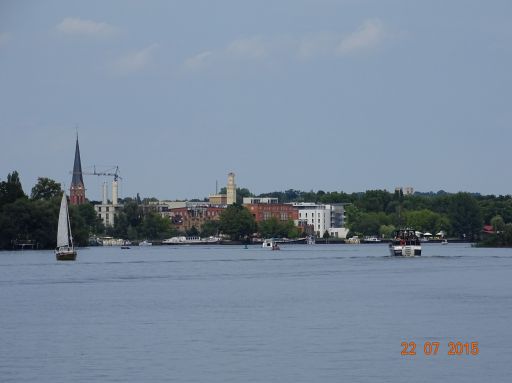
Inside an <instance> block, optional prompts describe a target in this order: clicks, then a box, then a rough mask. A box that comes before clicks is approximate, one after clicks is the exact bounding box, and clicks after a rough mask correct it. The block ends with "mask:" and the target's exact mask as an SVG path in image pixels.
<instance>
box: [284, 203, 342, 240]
mask: <svg viewBox="0 0 512 383" xmlns="http://www.w3.org/2000/svg"><path fill="white" fill-rule="evenodd" d="M293 206H295V207H297V208H298V209H299V225H301V226H305V225H308V226H309V227H312V228H313V231H314V232H315V234H316V236H317V237H322V236H323V235H324V233H325V232H326V231H327V232H328V233H329V234H330V235H331V237H335V238H345V237H346V236H347V233H348V229H346V228H345V227H344V226H345V207H344V206H345V204H329V205H324V204H317V203H313V202H299V203H294V204H293Z"/></svg>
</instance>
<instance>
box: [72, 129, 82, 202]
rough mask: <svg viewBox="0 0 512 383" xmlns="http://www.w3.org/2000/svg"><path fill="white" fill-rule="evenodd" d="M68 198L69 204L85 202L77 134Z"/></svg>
mask: <svg viewBox="0 0 512 383" xmlns="http://www.w3.org/2000/svg"><path fill="white" fill-rule="evenodd" d="M69 199H70V202H71V205H81V204H83V203H85V186H84V179H83V177H82V162H81V161H80V146H78V136H76V147H75V163H74V164H73V178H72V179H71V188H70V194H69Z"/></svg>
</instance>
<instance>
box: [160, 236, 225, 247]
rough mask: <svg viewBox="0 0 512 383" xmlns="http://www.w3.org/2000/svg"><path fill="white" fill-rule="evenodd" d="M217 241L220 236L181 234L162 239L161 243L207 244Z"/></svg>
mask: <svg viewBox="0 0 512 383" xmlns="http://www.w3.org/2000/svg"><path fill="white" fill-rule="evenodd" d="M219 242H220V238H219V237H213V236H211V237H208V238H201V237H185V236H181V237H172V238H168V239H164V240H163V241H162V245H208V244H214V243H219Z"/></svg>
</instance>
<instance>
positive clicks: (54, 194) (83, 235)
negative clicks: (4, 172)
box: [0, 171, 104, 249]
mask: <svg viewBox="0 0 512 383" xmlns="http://www.w3.org/2000/svg"><path fill="white" fill-rule="evenodd" d="M61 198H62V190H61V185H60V184H59V183H57V182H55V181H53V180H51V179H49V178H44V177H41V178H39V179H38V181H37V183H36V185H35V186H34V187H33V188H32V190H31V193H30V196H27V195H26V194H25V192H24V191H23V188H22V185H21V182H20V179H19V174H18V172H16V171H14V172H12V173H10V174H9V175H8V176H7V180H6V181H2V182H0V249H12V248H16V247H17V245H19V244H22V243H30V244H33V245H34V248H43V249H47V248H53V247H55V244H56V238H57V221H58V216H59V208H60V199H61ZM69 215H70V220H71V231H72V233H73V239H74V241H75V243H76V244H78V245H82V246H83V245H86V244H87V243H88V239H89V234H90V233H95V232H101V231H104V227H103V224H102V223H101V221H100V220H98V218H97V216H96V212H95V211H94V207H93V206H92V205H90V204H84V205H80V206H70V209H69Z"/></svg>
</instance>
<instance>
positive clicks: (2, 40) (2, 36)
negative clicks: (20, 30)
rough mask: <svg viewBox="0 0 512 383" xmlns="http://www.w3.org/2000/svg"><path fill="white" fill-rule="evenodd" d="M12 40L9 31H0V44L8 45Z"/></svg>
mask: <svg viewBox="0 0 512 383" xmlns="http://www.w3.org/2000/svg"><path fill="white" fill-rule="evenodd" d="M10 40H11V35H10V34H9V33H7V32H3V33H0V46H2V45H6V44H7V43H8V42H9V41H10Z"/></svg>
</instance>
